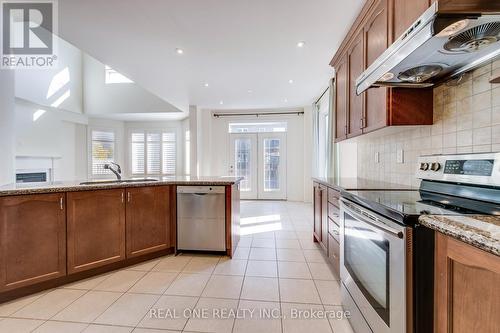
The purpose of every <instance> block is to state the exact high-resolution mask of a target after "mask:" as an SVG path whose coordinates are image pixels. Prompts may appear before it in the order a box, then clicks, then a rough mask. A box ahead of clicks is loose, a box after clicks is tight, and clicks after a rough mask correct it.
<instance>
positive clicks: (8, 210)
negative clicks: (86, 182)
mask: <svg viewBox="0 0 500 333" xmlns="http://www.w3.org/2000/svg"><path fill="white" fill-rule="evenodd" d="M64 197H65V194H64V193H55V194H39V195H25V196H12V197H5V198H0V291H6V290H11V289H15V288H19V287H24V286H28V285H32V284H35V283H38V282H42V281H46V280H50V279H54V278H57V277H61V276H64V275H66V211H65V202H64Z"/></svg>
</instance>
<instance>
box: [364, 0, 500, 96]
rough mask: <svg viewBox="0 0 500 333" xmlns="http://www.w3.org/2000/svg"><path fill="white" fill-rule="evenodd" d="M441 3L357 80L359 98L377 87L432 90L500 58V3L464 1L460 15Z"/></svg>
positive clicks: (478, 0) (493, 0)
mask: <svg viewBox="0 0 500 333" xmlns="http://www.w3.org/2000/svg"><path fill="white" fill-rule="evenodd" d="M442 2H443V3H445V1H442ZM464 2H467V3H466V4H465V3H464ZM440 3H441V2H435V3H434V4H433V5H432V6H431V7H430V8H429V9H428V10H427V11H425V13H424V14H423V15H422V16H420V18H419V19H418V20H417V21H415V23H414V24H413V25H412V26H411V27H409V28H408V29H407V30H406V32H405V33H404V34H403V35H402V36H401V37H399V38H398V40H396V41H395V42H394V44H392V45H391V46H390V47H389V48H388V49H387V50H386V51H385V52H384V53H382V55H380V57H378V58H377V59H376V60H375V61H374V62H373V63H372V64H371V65H370V66H369V67H368V68H367V69H366V70H365V71H364V72H363V73H362V74H361V75H360V76H359V77H358V78H357V80H356V93H357V94H358V95H359V94H361V93H362V92H363V91H365V90H366V89H368V88H371V87H378V86H389V87H410V88H422V87H430V86H433V85H434V84H436V83H440V82H443V81H446V80H448V79H450V78H453V77H457V76H459V75H461V74H463V73H465V72H467V71H470V70H472V69H474V68H476V67H479V66H481V65H483V64H485V63H486V62H488V61H490V60H492V59H494V58H495V57H497V56H499V55H500V1H498V0H488V1H481V0H475V1H474V0H471V1H461V5H462V8H461V9H460V10H449V8H446V6H445V5H443V6H442V8H440ZM467 8H470V9H469V10H468V9H467ZM455 9H456V8H455Z"/></svg>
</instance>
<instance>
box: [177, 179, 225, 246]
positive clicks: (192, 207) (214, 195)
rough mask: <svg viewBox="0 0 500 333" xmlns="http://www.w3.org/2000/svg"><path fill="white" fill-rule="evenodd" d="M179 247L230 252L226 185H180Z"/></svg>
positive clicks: (178, 192) (178, 191)
mask: <svg viewBox="0 0 500 333" xmlns="http://www.w3.org/2000/svg"><path fill="white" fill-rule="evenodd" d="M177 250H204V251H226V200H225V187H224V186H177Z"/></svg>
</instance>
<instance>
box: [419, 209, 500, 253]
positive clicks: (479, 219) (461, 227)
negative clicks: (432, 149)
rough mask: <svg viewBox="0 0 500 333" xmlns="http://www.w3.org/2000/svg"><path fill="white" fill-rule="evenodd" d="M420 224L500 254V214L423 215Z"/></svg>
mask: <svg viewBox="0 0 500 333" xmlns="http://www.w3.org/2000/svg"><path fill="white" fill-rule="evenodd" d="M419 222H420V224H422V225H424V226H426V227H428V228H431V229H434V230H437V231H439V232H441V233H443V234H446V235H448V236H451V237H454V238H457V239H459V240H461V241H463V242H465V243H468V244H470V245H473V246H475V247H477V248H479V249H481V250H484V251H487V252H489V253H492V254H495V255H497V256H500V216H494V215H460V216H453V215H422V216H420V218H419Z"/></svg>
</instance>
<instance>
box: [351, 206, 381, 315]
mask: <svg viewBox="0 0 500 333" xmlns="http://www.w3.org/2000/svg"><path fill="white" fill-rule="evenodd" d="M344 266H345V267H346V269H347V271H348V272H349V274H350V275H351V277H352V278H353V280H354V281H355V282H356V285H357V286H358V287H359V289H360V290H361V292H362V293H363V294H364V295H365V297H366V299H367V300H368V301H369V302H370V304H371V305H372V306H373V308H374V309H375V311H377V313H378V314H379V315H380V317H381V318H382V319H383V320H384V321H385V322H386V323H387V324H388V325H389V241H388V240H387V239H385V238H384V236H382V235H381V234H380V233H377V232H375V231H373V230H372V229H370V228H367V227H366V225H364V224H363V223H361V222H358V221H357V220H356V219H354V218H353V217H352V216H350V215H349V214H347V213H345V214H344Z"/></svg>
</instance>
